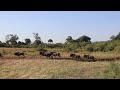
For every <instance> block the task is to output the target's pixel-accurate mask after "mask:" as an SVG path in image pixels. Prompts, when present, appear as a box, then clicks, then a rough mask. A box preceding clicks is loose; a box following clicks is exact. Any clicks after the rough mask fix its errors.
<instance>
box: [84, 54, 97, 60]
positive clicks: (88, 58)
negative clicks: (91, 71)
mask: <svg viewBox="0 0 120 90" xmlns="http://www.w3.org/2000/svg"><path fill="white" fill-rule="evenodd" d="M83 57H84V58H86V59H87V60H88V61H95V58H94V56H91V55H84V56H83Z"/></svg>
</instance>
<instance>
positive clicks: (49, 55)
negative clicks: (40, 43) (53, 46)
mask: <svg viewBox="0 0 120 90" xmlns="http://www.w3.org/2000/svg"><path fill="white" fill-rule="evenodd" d="M44 56H46V57H47V58H53V55H52V53H51V52H48V51H47V52H45V53H44Z"/></svg>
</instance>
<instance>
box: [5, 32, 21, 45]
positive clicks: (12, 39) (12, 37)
mask: <svg viewBox="0 0 120 90" xmlns="http://www.w3.org/2000/svg"><path fill="white" fill-rule="evenodd" d="M18 39H19V38H18V36H17V35H13V34H8V35H7V36H6V43H8V44H11V45H16V44H17V40H18Z"/></svg>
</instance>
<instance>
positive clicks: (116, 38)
mask: <svg viewBox="0 0 120 90" xmlns="http://www.w3.org/2000/svg"><path fill="white" fill-rule="evenodd" d="M110 39H111V40H120V32H119V33H118V34H117V35H116V36H113V35H112V36H111V37H110Z"/></svg>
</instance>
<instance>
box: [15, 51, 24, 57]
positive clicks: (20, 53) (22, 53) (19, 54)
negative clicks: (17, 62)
mask: <svg viewBox="0 0 120 90" xmlns="http://www.w3.org/2000/svg"><path fill="white" fill-rule="evenodd" d="M14 55H16V56H18V57H20V56H23V57H25V53H24V52H15V53H14Z"/></svg>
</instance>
